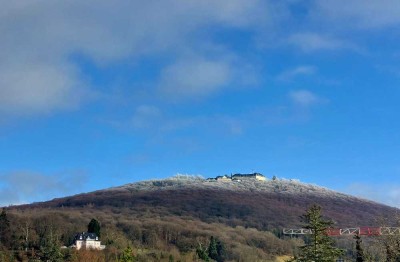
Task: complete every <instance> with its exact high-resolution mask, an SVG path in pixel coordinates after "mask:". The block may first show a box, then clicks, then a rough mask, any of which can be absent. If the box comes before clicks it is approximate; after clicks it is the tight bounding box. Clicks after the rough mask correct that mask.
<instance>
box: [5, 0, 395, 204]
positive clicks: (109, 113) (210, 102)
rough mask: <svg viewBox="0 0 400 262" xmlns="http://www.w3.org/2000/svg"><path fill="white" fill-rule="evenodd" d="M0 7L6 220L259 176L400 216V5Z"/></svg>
mask: <svg viewBox="0 0 400 262" xmlns="http://www.w3.org/2000/svg"><path fill="white" fill-rule="evenodd" d="M1 2H2V3H1V6H2V8H1V11H0V35H1V41H0V178H1V179H0V195H1V198H0V205H9V204H18V203H27V202H28V203H29V202H33V201H42V200H46V199H50V198H53V197H60V196H65V195H70V194H75V193H80V192H88V191H92V190H96V189H101V188H107V187H111V186H117V185H121V184H125V183H130V182H135V181H140V180H146V179H153V178H166V177H169V176H172V175H175V174H177V173H184V174H200V175H203V176H205V177H213V176H217V175H221V174H225V173H228V174H229V173H236V172H261V173H263V174H265V175H266V176H270V177H271V176H272V175H276V176H278V177H281V178H294V179H300V180H301V181H304V182H307V183H315V184H318V185H321V186H325V187H328V188H331V189H334V190H338V191H341V192H346V193H351V194H354V195H357V196H362V197H365V198H369V199H372V200H376V201H380V202H384V203H387V204H389V205H392V206H400V189H399V188H400V178H399V174H400V161H399V160H400V159H399V154H398V152H399V150H400V122H399V121H398V118H399V117H398V113H399V112H400V103H399V98H400V87H399V83H400V48H399V47H398V44H397V43H399V41H400V32H399V30H397V29H398V28H399V26H400V2H398V1H396V0H381V1H375V0H352V1H344V0H327V1H312V0H309V1H297V0H285V1H267V0H217V1H215V0H203V1H199V0H197V1H195V0H185V1H183V0H165V1H162V2H160V1H112V2H110V1H102V0H100V1H92V0H88V1H74V0H72V1H64V2H59V1H56V2H54V1H45V0H40V1H28V2H27V1H17V2H16V1H1Z"/></svg>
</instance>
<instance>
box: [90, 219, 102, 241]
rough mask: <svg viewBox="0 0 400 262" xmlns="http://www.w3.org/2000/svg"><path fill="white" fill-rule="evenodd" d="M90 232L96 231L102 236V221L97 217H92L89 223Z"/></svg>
mask: <svg viewBox="0 0 400 262" xmlns="http://www.w3.org/2000/svg"><path fill="white" fill-rule="evenodd" d="M88 233H95V234H96V235H97V236H98V237H100V223H99V221H97V220H96V219H94V218H92V220H90V222H89V225H88Z"/></svg>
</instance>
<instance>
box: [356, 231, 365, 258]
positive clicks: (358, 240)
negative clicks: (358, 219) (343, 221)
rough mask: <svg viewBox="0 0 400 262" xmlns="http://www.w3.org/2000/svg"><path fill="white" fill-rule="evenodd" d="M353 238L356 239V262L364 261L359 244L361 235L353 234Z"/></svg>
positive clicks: (362, 251)
mask: <svg viewBox="0 0 400 262" xmlns="http://www.w3.org/2000/svg"><path fill="white" fill-rule="evenodd" d="M354 239H355V240H356V262H364V261H365V260H364V250H363V248H362V246H361V242H362V240H361V237H360V235H359V234H357V235H355V236H354Z"/></svg>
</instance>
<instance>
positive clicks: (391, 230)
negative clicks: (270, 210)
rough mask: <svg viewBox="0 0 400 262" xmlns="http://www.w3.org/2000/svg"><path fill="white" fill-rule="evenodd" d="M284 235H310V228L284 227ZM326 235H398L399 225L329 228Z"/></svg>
mask: <svg viewBox="0 0 400 262" xmlns="http://www.w3.org/2000/svg"><path fill="white" fill-rule="evenodd" d="M283 234H285V235H310V234H312V230H311V229H306V228H297V229H292V228H285V229H283ZM326 234H327V235H328V236H348V235H360V236H383V235H400V227H349V228H329V229H327V231H326Z"/></svg>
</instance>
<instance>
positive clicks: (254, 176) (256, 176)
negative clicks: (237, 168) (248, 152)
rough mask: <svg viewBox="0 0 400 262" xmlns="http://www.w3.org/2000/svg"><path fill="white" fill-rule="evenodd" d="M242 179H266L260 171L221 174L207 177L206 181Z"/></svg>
mask: <svg viewBox="0 0 400 262" xmlns="http://www.w3.org/2000/svg"><path fill="white" fill-rule="evenodd" d="M242 180H247V181H250V180H258V181H266V180H267V178H266V177H265V176H264V175H262V174H260V173H253V174H234V175H230V176H228V175H223V176H217V177H215V178H207V181H210V182H212V181H222V182H230V181H242Z"/></svg>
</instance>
